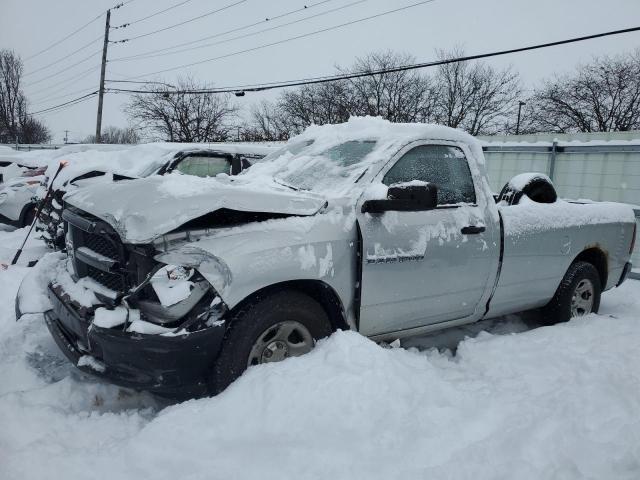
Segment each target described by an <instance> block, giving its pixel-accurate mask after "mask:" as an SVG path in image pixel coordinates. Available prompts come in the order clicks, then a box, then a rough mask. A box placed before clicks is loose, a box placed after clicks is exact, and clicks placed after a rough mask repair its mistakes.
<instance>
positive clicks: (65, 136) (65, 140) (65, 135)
mask: <svg viewBox="0 0 640 480" xmlns="http://www.w3.org/2000/svg"><path fill="white" fill-rule="evenodd" d="M64 143H69V130H65V131H64Z"/></svg>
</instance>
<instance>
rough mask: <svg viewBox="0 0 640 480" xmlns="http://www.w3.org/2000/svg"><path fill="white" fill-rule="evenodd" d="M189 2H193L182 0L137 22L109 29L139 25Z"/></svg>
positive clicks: (133, 21)
mask: <svg viewBox="0 0 640 480" xmlns="http://www.w3.org/2000/svg"><path fill="white" fill-rule="evenodd" d="M191 1H193V0H183V1H182V2H179V3H176V4H174V5H171V6H170V7H167V8H165V9H163V10H159V11H157V12H155V13H152V14H150V15H147V16H146V17H142V18H138V19H137V20H132V21H130V22H127V23H123V24H122V25H118V26H117V27H111V29H112V30H118V29H120V28H126V27H128V26H130V25H135V24H136V23H140V22H143V21H145V20H148V19H150V18H153V17H155V16H156V15H160V14H162V13H164V12H168V11H169V10H173V9H174V8H178V7H181V6H182V5H184V4H185V3H189V2H191Z"/></svg>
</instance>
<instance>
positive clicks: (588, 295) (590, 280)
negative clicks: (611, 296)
mask: <svg viewBox="0 0 640 480" xmlns="http://www.w3.org/2000/svg"><path fill="white" fill-rule="evenodd" d="M601 293H602V285H601V284H600V275H599V274H598V270H596V268H595V267H594V266H593V265H592V264H590V263H588V262H580V261H578V262H574V263H572V264H571V266H570V267H569V269H568V270H567V273H566V274H565V275H564V277H563V279H562V282H560V286H559V287H558V290H556V294H555V295H554V296H553V298H552V299H551V301H550V302H549V304H548V305H547V306H546V307H545V308H544V311H543V314H544V323H546V324H548V325H552V324H554V323H559V322H566V321H568V320H570V319H571V318H573V317H582V316H584V315H587V314H589V313H598V308H599V307H600V294H601Z"/></svg>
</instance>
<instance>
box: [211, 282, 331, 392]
mask: <svg viewBox="0 0 640 480" xmlns="http://www.w3.org/2000/svg"><path fill="white" fill-rule="evenodd" d="M331 330H332V329H331V322H330V321H329V317H328V315H327V313H326V311H325V310H324V308H322V306H321V305H320V304H319V303H318V302H316V301H315V300H314V299H312V298H311V297H309V296H308V295H306V294H304V293H301V292H298V291H294V290H288V291H282V292H277V293H274V294H271V295H269V296H267V297H264V298H261V299H258V300H256V301H254V302H251V303H249V304H248V305H247V306H246V307H244V308H242V309H240V310H239V311H238V312H237V313H236V314H235V315H233V317H232V319H231V321H230V326H229V330H228V331H227V335H226V337H225V340H224V342H223V344H222V349H221V351H220V355H219V356H218V359H217V361H216V364H215V366H214V369H213V378H212V387H213V391H214V392H215V393H219V392H221V391H223V390H224V389H225V388H227V387H228V386H229V385H230V384H231V383H232V382H233V381H234V380H235V379H236V378H238V377H239V376H240V375H242V373H243V372H244V371H245V370H246V369H247V368H248V367H251V366H253V365H260V364H262V363H271V362H279V361H282V360H284V359H286V358H289V357H297V356H300V355H304V354H305V353H308V352H309V351H311V350H312V349H313V347H314V346H315V343H316V341H317V340H319V339H321V338H323V337H327V336H329V335H330V334H331Z"/></svg>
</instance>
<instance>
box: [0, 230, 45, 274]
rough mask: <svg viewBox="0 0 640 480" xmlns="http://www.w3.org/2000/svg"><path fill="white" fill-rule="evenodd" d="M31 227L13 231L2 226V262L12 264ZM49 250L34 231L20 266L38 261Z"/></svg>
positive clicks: (0, 244) (23, 252)
mask: <svg viewBox="0 0 640 480" xmlns="http://www.w3.org/2000/svg"><path fill="white" fill-rule="evenodd" d="M28 230H29V227H24V228H18V229H15V230H13V229H12V228H11V227H9V226H7V225H3V224H0V235H1V236H2V237H1V238H2V239H1V240H0V262H2V263H11V260H13V257H14V255H15V254H16V252H17V250H18V248H20V246H21V245H22V242H23V241H24V239H25V237H26V236H27V231H28ZM48 251H49V250H48V249H47V246H46V245H45V244H44V243H43V242H42V240H40V239H39V238H38V234H37V233H36V232H35V231H34V232H32V233H31V236H30V237H29V240H27V244H26V245H25V248H24V250H23V251H22V255H21V256H20V260H19V261H18V262H19V264H20V265H26V264H28V263H29V262H30V261H33V260H38V259H39V258H40V257H42V255H44V254H45V253H47V252H48Z"/></svg>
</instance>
